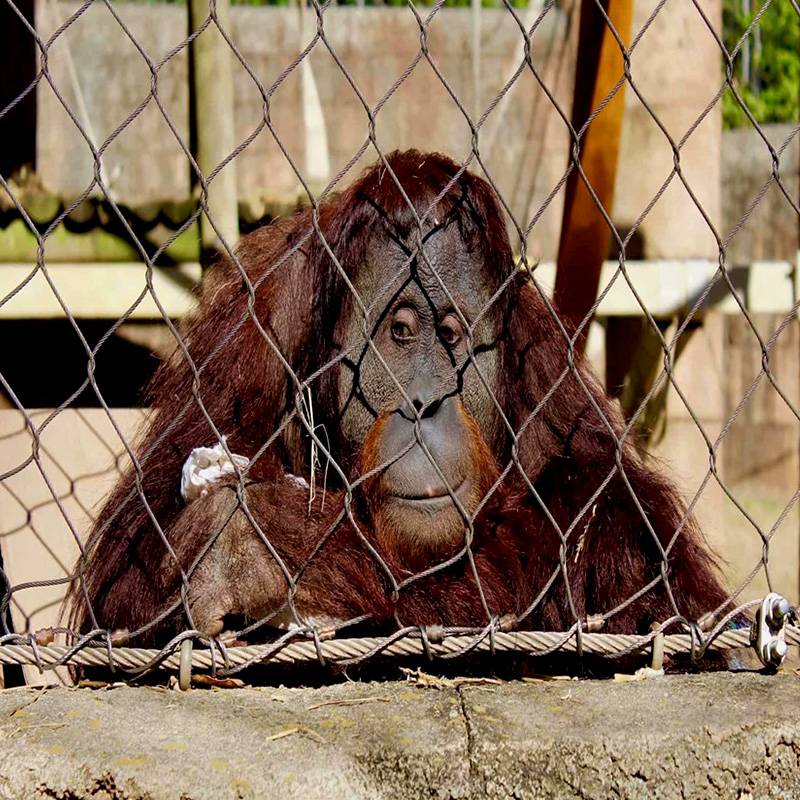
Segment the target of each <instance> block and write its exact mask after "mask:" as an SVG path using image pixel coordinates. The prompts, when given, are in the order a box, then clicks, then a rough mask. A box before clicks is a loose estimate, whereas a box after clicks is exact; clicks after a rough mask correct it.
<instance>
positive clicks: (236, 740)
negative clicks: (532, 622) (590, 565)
mask: <svg viewBox="0 0 800 800" xmlns="http://www.w3.org/2000/svg"><path fill="white" fill-rule="evenodd" d="M423 796H430V797H437V798H451V797H452V798H456V797H459V798H468V797H485V796H486V797H514V798H527V797H531V798H602V800H605V798H608V797H612V796H613V797H617V798H649V797H659V798H673V797H675V798H678V797H680V798H706V797H708V798H711V797H726V798H728V797H729V798H745V797H751V798H753V799H755V798H773V797H774V798H789V799H791V798H797V797H800V679H799V678H798V677H797V676H795V675H778V676H761V675H755V674H738V675H733V674H721V673H718V674H709V675H697V676H675V677H667V678H661V679H654V680H649V681H644V682H635V683H615V682H611V681H604V682H602V681H581V682H575V681H570V682H562V681H556V682H547V683H507V684H503V685H500V686H495V685H488V686H479V687H461V688H456V689H419V688H414V687H412V686H410V685H408V684H403V683H380V684H379V683H364V684H357V683H351V684H346V685H337V686H331V687H327V688H324V689H284V688H280V689H275V688H258V689H242V690H223V691H207V690H193V691H191V692H188V693H185V694H183V693H179V692H176V691H170V690H166V689H157V688H128V687H119V688H111V689H106V690H88V689H65V688H57V689H47V690H32V689H18V690H8V691H6V692H2V693H0V798H36V797H49V798H60V800H77V798H103V799H104V800H111V799H112V798H114V799H115V798H126V799H127V800H139V799H140V798H150V799H151V800H161V799H162V798H164V800H166V799H167V798H169V799H170V800H172V798H174V800H188V799H191V800H205V799H206V798H208V799H209V800H211V798H214V800H221V799H223V798H273V797H274V798H295V797H296V798H323V797H324V798H368V797H369V798H374V797H391V798H396V799H398V800H399V799H400V798H418V797H423Z"/></svg>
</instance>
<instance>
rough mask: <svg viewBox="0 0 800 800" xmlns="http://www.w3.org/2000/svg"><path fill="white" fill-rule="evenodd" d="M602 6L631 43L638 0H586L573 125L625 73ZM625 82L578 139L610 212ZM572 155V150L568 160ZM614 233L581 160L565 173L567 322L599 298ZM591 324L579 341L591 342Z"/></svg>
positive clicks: (560, 301) (562, 283) (562, 297)
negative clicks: (634, 2) (589, 329)
mask: <svg viewBox="0 0 800 800" xmlns="http://www.w3.org/2000/svg"><path fill="white" fill-rule="evenodd" d="M600 6H602V7H603V8H604V9H605V11H606V14H607V15H608V17H609V19H610V20H611V22H612V24H613V25H614V28H615V29H616V31H617V34H618V35H619V36H620V38H621V40H622V42H623V43H624V45H625V46H626V47H627V46H628V44H629V42H630V35H631V25H632V20H633V0H582V3H581V16H580V31H579V36H578V56H577V65H576V70H575V89H574V95H573V106H572V125H573V128H574V129H575V130H576V132H578V131H580V129H581V128H582V127H583V125H584V124H585V123H586V121H587V120H588V119H589V117H590V116H591V113H592V111H593V110H594V109H596V108H597V107H598V106H599V105H600V103H601V102H602V101H603V100H604V98H605V97H606V96H607V95H608V94H609V92H610V91H611V90H612V89H613V88H614V86H615V85H616V84H617V82H618V81H619V79H620V78H621V77H622V75H623V68H624V64H623V58H622V53H621V51H620V47H619V44H618V43H617V40H616V38H615V37H614V35H613V34H612V32H611V29H610V28H609V26H608V25H607V23H606V21H605V19H604V17H603V14H602V13H601V10H600ZM624 88H625V86H624V84H623V85H622V87H620V89H619V90H618V91H617V93H616V94H615V95H614V97H613V99H612V100H611V101H610V102H609V103H608V105H607V106H606V107H605V108H604V109H603V110H602V111H601V112H600V113H599V114H598V116H597V117H595V119H594V120H593V121H592V123H591V124H590V125H589V127H588V128H587V129H586V131H585V133H584V135H583V137H582V139H581V142H580V164H581V167H582V168H583V172H584V174H585V176H586V179H587V181H588V182H589V184H590V185H591V186H592V188H593V190H594V192H595V194H596V195H597V198H598V200H599V201H600V203H601V204H602V206H603V208H604V209H605V211H606V213H607V214H608V215H609V216H611V213H612V209H613V200H614V182H615V179H616V174H617V157H618V155H619V143H620V139H621V137H622V121H623V115H624V109H625V92H624ZM572 158H573V154H572V153H570V160H572ZM610 237H611V233H610V229H609V227H608V224H607V223H606V221H605V219H604V218H603V215H602V213H601V212H600V210H599V209H598V207H597V203H596V202H595V200H594V198H593V197H592V195H591V193H590V192H589V189H588V188H587V186H586V184H585V183H584V181H583V179H582V177H581V175H580V172H579V170H578V169H577V165H576V166H575V168H574V169H573V170H572V172H571V173H570V175H569V178H568V179H567V187H566V196H565V201H564V213H563V218H562V223H561V238H560V242H559V248H558V272H557V275H556V286H555V295H554V299H555V303H556V306H557V307H558V309H559V311H560V312H561V315H562V317H563V318H564V320H565V322H567V323H568V324H569V325H571V327H577V326H578V325H580V324H581V322H582V321H583V319H584V318H585V317H586V315H587V314H588V313H589V311H590V309H591V307H592V304H593V303H594V302H595V300H596V299H597V291H598V286H599V281H600V272H601V270H602V267H603V262H604V261H605V259H606V256H607V255H608V246H609V241H610ZM587 332H588V322H587V325H586V326H585V327H584V328H583V329H582V336H581V337H580V339H579V341H578V342H577V344H576V346H577V347H578V348H579V349H581V348H583V346H584V345H585V340H586V333H587Z"/></svg>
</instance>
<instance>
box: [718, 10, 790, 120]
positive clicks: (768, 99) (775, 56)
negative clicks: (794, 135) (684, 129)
mask: <svg viewBox="0 0 800 800" xmlns="http://www.w3.org/2000/svg"><path fill="white" fill-rule="evenodd" d="M742 5H743V4H742V0H723V6H722V9H723V12H722V32H723V41H724V43H725V47H726V48H727V50H728V52H729V53H731V54H733V52H734V50H736V55H735V56H734V58H733V81H734V85H735V86H736V89H737V91H738V92H739V95H740V96H741V98H742V100H743V101H744V102H745V103H746V105H747V107H748V109H749V110H750V113H751V114H752V115H753V117H755V119H756V121H757V122H796V121H797V120H798V117H799V116H800V107H799V103H800V11H798V6H797V0H772V2H771V3H770V4H769V7H768V8H767V9H766V11H765V12H764V14H763V15H762V16H761V18H760V20H759V21H758V22H757V23H756V24H755V25H754V26H753V28H752V30H750V32H749V35H748V36H746V37H745V39H744V40H742V37H743V36H745V32H746V31H747V29H748V26H749V25H750V24H751V23H752V21H753V20H754V19H755V17H756V16H757V14H758V12H759V10H760V8H761V5H760V4H759V0H752V8H751V13H750V14H745V13H744V11H743V10H742ZM757 29H758V30H759V31H760V46H759V44H758V42H757V36H756V30H757ZM748 44H749V57H750V70H749V72H750V74H749V80H748V76H747V75H745V74H744V73H745V68H746V61H747V59H746V55H745V49H746V48H747V47H748ZM737 48H738V50H737ZM723 69H725V64H723ZM722 119H723V124H724V125H725V127H726V128H737V127H740V126H742V125H749V124H750V121H749V120H748V118H747V115H746V114H745V112H744V111H743V110H742V107H741V106H740V104H739V103H738V101H737V100H736V97H735V95H734V93H733V92H732V91H731V90H730V89H729V88H728V89H727V90H726V91H725V94H724V95H723V97H722Z"/></svg>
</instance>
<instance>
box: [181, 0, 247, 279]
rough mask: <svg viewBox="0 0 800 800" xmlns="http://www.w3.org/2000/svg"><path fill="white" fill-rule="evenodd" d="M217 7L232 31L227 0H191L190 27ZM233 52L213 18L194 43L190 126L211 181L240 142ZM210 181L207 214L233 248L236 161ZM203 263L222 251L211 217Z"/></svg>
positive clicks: (203, 221) (203, 226)
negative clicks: (237, 126)
mask: <svg viewBox="0 0 800 800" xmlns="http://www.w3.org/2000/svg"><path fill="white" fill-rule="evenodd" d="M212 12H215V15H216V19H217V20H218V22H219V25H220V26H221V27H222V29H223V30H224V31H225V32H226V34H227V35H228V36H230V35H231V26H230V3H229V0H189V29H190V31H192V32H194V31H196V30H198V29H199V28H202V26H203V24H204V23H205V21H206V20H207V19H208V17H209V15H210V14H211V13H212ZM233 58H234V55H233V52H232V51H231V48H230V46H229V45H228V43H227V42H226V41H225V39H224V38H223V36H222V34H221V33H220V32H219V30H218V29H217V26H216V25H215V24H214V21H213V20H212V21H211V22H210V23H209V24H208V26H207V27H206V28H205V30H204V31H203V32H202V33H201V34H200V35H199V36H198V37H197V38H196V39H195V40H194V41H193V42H192V46H191V59H192V88H193V91H194V98H193V99H194V102H193V103H192V105H191V108H192V112H191V113H192V120H191V125H192V128H193V131H194V137H193V140H194V143H195V148H194V149H195V153H194V156H195V159H196V160H197V164H198V166H199V167H200V171H201V172H202V173H203V177H204V178H205V179H206V180H208V177H209V175H210V174H211V173H212V172H213V171H214V170H215V169H216V168H217V167H218V166H219V164H220V163H221V162H222V161H224V160H225V159H226V158H227V157H228V156H229V155H230V154H231V152H232V151H233V149H234V148H235V147H236V133H235V128H234V94H233V64H232V59H233ZM207 185H208V201H207V205H208V215H209V216H210V217H211V219H213V221H214V224H215V225H216V227H217V230H218V231H219V232H220V234H221V236H222V238H223V239H224V240H225V243H226V244H227V245H228V247H229V248H233V246H234V245H235V244H236V242H237V240H238V238H239V209H238V197H237V187H236V163H235V161H231V162H229V163H228V164H227V165H226V166H225V168H224V169H222V170H221V171H220V172H218V173H217V174H216V175H215V176H214V177H213V179H212V180H211V182H210V183H208V184H207ZM200 237H201V243H202V254H201V262H202V263H203V264H204V265H205V264H208V262H209V260H210V259H211V258H213V257H214V255H216V254H217V253H218V252H220V251H223V252H224V248H223V247H222V245H221V243H220V241H219V237H218V236H217V233H216V232H215V230H214V228H213V227H212V226H211V223H210V222H209V219H208V217H207V216H206V215H205V214H203V215H202V216H201V218H200Z"/></svg>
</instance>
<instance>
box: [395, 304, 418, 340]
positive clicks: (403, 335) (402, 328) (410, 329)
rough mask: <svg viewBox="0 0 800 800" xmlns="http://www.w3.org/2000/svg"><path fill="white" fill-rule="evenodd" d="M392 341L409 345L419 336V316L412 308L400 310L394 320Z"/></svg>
mask: <svg viewBox="0 0 800 800" xmlns="http://www.w3.org/2000/svg"><path fill="white" fill-rule="evenodd" d="M391 330H392V339H394V340H395V341H396V342H397V343H398V344H408V343H409V342H412V341H414V339H415V338H416V336H417V315H416V314H415V313H414V312H413V311H412V310H411V309H410V308H399V309H398V310H397V311H396V312H395V315H394V319H393V320H392V329H391Z"/></svg>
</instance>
